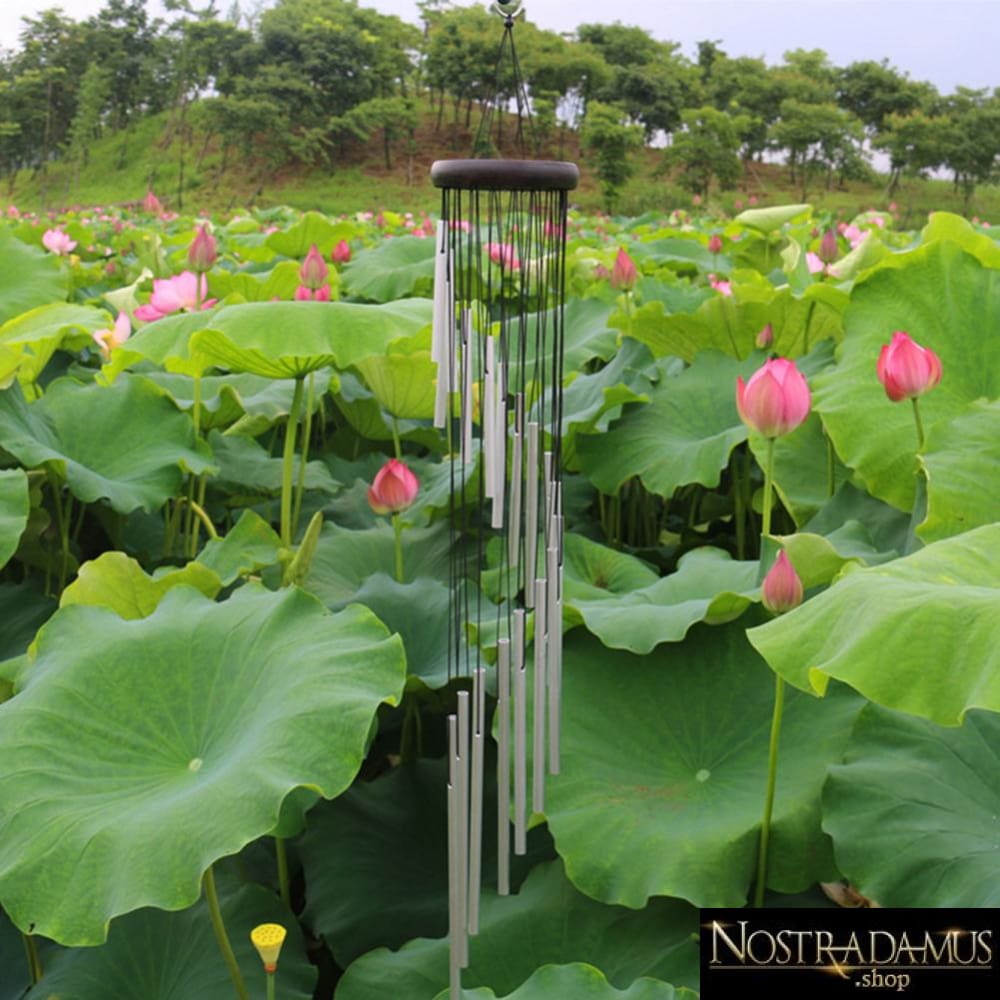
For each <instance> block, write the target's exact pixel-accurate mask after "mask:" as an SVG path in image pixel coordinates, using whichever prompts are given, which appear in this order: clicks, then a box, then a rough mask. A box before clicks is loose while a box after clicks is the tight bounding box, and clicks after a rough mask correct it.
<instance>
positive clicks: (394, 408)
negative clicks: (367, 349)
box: [357, 350, 438, 420]
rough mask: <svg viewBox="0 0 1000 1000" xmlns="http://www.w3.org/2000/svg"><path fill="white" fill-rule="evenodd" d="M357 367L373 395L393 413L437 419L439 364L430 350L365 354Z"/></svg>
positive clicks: (396, 415)
mask: <svg viewBox="0 0 1000 1000" xmlns="http://www.w3.org/2000/svg"><path fill="white" fill-rule="evenodd" d="M357 367H358V371H359V372H361V374H362V376H363V377H364V380H365V382H366V384H367V385H368V388H369V389H371V391H372V395H373V396H374V397H375V398H376V399H377V400H378V402H379V404H380V405H381V406H383V407H384V408H385V409H386V410H388V411H389V413H391V414H392V415H393V416H395V417H404V418H409V419H411V420H421V419H423V420H431V419H433V417H434V397H435V384H436V382H437V374H438V372H437V368H438V366H437V364H436V363H435V362H433V361H431V353H430V351H429V350H427V351H412V352H409V353H403V352H402V351H400V350H390V351H389V353H388V354H379V355H375V356H373V357H370V358H363V359H362V360H361V361H359V362H358V366H357Z"/></svg>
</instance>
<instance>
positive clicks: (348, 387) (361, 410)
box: [333, 338, 444, 451]
mask: <svg viewBox="0 0 1000 1000" xmlns="http://www.w3.org/2000/svg"><path fill="white" fill-rule="evenodd" d="M417 339H418V340H419V338H417ZM333 401H334V404H335V405H336V407H337V409H338V410H339V411H340V412H341V413H342V414H343V416H344V417H345V418H346V420H347V423H348V424H349V425H350V427H351V429H352V430H354V431H356V432H357V436H358V437H361V438H364V439H365V440H367V441H392V423H393V418H392V416H391V415H390V414H388V413H386V412H385V410H383V409H382V407H381V406H380V405H379V402H378V400H377V399H376V398H375V396H374V395H373V394H372V391H371V390H370V389H369V388H368V387H367V386H366V385H365V384H364V383H363V382H362V381H361V379H360V378H359V377H358V376H356V375H354V374H353V373H351V372H344V373H343V374H342V375H341V376H340V384H339V386H338V387H337V389H336V391H335V392H334V395H333ZM396 432H397V433H398V435H399V437H400V438H401V439H402V440H404V441H415V442H417V443H418V444H420V445H421V446H422V447H424V448H426V449H428V450H429V451H441V449H442V447H443V444H444V439H443V437H442V435H441V432H440V431H439V430H437V429H435V428H434V427H431V426H429V424H428V422H427V421H426V420H419V421H418V420H404V419H397V420H396ZM349 447H353V443H352V445H350V446H349Z"/></svg>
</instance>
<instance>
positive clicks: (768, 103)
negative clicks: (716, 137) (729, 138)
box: [706, 56, 782, 159]
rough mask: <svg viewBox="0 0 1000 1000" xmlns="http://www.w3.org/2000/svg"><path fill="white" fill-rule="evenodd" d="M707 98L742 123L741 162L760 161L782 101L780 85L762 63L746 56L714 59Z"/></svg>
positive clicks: (707, 84)
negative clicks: (751, 159) (748, 160)
mask: <svg viewBox="0 0 1000 1000" xmlns="http://www.w3.org/2000/svg"><path fill="white" fill-rule="evenodd" d="M706 96H707V98H708V101H709V103H711V104H712V105H714V106H715V107H716V108H718V109H719V110H720V111H725V112H728V113H729V114H732V115H736V116H737V117H738V118H741V119H742V121H743V126H742V128H741V129H740V138H741V140H742V142H743V150H742V152H743V156H744V158H745V159H750V158H753V157H760V156H761V155H762V154H763V153H764V150H765V149H767V130H768V128H769V126H771V125H772V124H773V123H774V122H775V121H777V119H778V114H779V111H780V109H781V100H782V87H781V83H780V81H779V80H778V79H777V78H776V77H775V75H774V74H773V73H772V72H771V71H770V70H769V69H768V68H767V65H766V64H765V63H764V60H763V59H751V58H749V57H747V56H740V57H739V58H737V59H730V58H728V57H727V56H723V57H721V58H719V59H716V60H715V61H714V62H713V63H712V75H711V76H710V77H709V79H708V81H707V83H706Z"/></svg>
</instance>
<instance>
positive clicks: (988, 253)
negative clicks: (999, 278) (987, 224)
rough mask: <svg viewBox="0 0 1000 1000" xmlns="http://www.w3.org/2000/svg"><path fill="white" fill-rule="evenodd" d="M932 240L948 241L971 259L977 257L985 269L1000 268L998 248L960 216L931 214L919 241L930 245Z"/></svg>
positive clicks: (943, 213) (944, 213)
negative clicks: (966, 253) (969, 255)
mask: <svg viewBox="0 0 1000 1000" xmlns="http://www.w3.org/2000/svg"><path fill="white" fill-rule="evenodd" d="M933 240H950V241H951V242H952V243H957V244H958V245H959V246H960V247H961V248H962V249H963V250H966V251H967V252H968V253H971V254H972V255H973V257H978V258H979V260H980V261H982V262H983V264H985V265H986V266H987V267H994V268H1000V246H997V244H996V243H995V242H994V241H993V240H991V239H990V238H989V236H987V235H986V234H985V233H981V232H978V231H977V230H976V229H975V228H974V227H973V225H972V223H971V222H969V220H968V219H963V218H962V216H960V215H955V214H954V213H952V212H931V217H930V219H929V221H928V223H927V225H926V226H924V228H923V230H921V233H920V241H921V242H922V243H930V242H931V241H933Z"/></svg>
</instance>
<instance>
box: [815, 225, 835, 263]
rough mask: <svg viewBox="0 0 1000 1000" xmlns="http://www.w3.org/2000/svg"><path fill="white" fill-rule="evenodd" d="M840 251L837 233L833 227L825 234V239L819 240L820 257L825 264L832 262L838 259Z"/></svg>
mask: <svg viewBox="0 0 1000 1000" xmlns="http://www.w3.org/2000/svg"><path fill="white" fill-rule="evenodd" d="M839 253H840V248H839V247H838V246H837V234H836V233H835V232H834V231H833V230H832V229H828V230H827V231H826V232H825V233H824V234H823V239H821V240H820V241H819V259H820V260H821V261H822V262H823V263H824V264H830V263H832V262H833V261H835V260H836V259H837V256H838V255H839Z"/></svg>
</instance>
